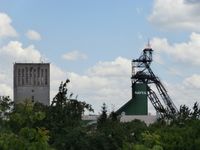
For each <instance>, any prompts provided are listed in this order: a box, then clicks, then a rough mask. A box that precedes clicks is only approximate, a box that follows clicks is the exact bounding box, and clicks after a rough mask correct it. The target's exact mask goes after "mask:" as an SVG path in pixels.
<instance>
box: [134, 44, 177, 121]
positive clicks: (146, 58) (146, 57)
mask: <svg viewBox="0 0 200 150" xmlns="http://www.w3.org/2000/svg"><path fill="white" fill-rule="evenodd" d="M152 53H153V50H152V48H151V47H148V48H145V49H144V50H143V53H142V54H141V56H140V57H139V58H138V59H133V60H132V77H131V80H132V91H133V90H134V85H135V84H138V83H144V84H146V85H147V96H148V99H149V100H150V101H151V103H152V105H153V107H154V108H155V110H156V112H157V113H158V114H159V115H160V117H164V116H167V115H175V114H176V113H177V112H178V110H177V108H176V106H175V105H174V103H173V101H172V100H171V98H170V96H169V95H168V93H167V90H166V89H165V87H164V86H163V84H162V83H161V81H160V79H159V78H158V77H157V76H155V74H154V73H153V71H152V70H151V67H150V65H151V62H152V61H153V59H152ZM151 84H154V85H155V86H156V88H157V90H158V92H157V93H158V94H159V95H160V97H161V98H162V100H163V102H164V105H163V104H162V103H161V102H160V100H159V98H158V96H157V94H156V92H155V91H154V90H153V89H151V87H150V85H151ZM132 93H133V92H132Z"/></svg>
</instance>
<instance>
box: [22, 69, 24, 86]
mask: <svg viewBox="0 0 200 150" xmlns="http://www.w3.org/2000/svg"><path fill="white" fill-rule="evenodd" d="M22 85H24V68H23V69H22Z"/></svg>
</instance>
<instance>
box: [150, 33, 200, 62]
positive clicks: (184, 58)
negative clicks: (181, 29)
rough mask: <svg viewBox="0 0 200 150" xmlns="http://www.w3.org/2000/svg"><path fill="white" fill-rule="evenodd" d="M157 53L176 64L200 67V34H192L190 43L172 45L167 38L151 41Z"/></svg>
mask: <svg viewBox="0 0 200 150" xmlns="http://www.w3.org/2000/svg"><path fill="white" fill-rule="evenodd" d="M151 44H152V46H153V48H154V49H155V50H156V51H157V53H164V54H165V55H166V54H167V55H169V56H170V57H172V58H174V61H176V62H179V63H180V62H185V63H190V65H200V59H199V58H200V50H199V49H200V34H198V33H192V34H191V35H190V39H189V41H188V42H182V43H173V44H170V43H169V42H168V40H167V39H165V38H162V39H161V38H153V39H152V41H151Z"/></svg>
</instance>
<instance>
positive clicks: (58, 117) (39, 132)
mask: <svg viewBox="0 0 200 150" xmlns="http://www.w3.org/2000/svg"><path fill="white" fill-rule="evenodd" d="M68 83H69V80H66V82H64V83H63V82H62V83H61V84H60V87H59V90H58V93H57V94H56V96H55V97H54V99H53V101H52V104H51V105H50V106H44V105H43V104H41V103H38V102H36V103H34V102H32V101H29V100H25V101H24V102H23V103H19V104H14V103H13V102H12V101H11V99H10V98H9V97H0V149H2V150H53V149H55V150H68V149H69V150H88V149H90V150H191V149H192V150H199V147H200V134H199V133H200V120H199V117H200V108H199V105H198V103H197V102H196V103H195V104H194V106H193V107H192V109H189V107H187V106H186V105H181V106H180V110H179V112H178V113H177V115H176V116H175V115H173V117H172V114H168V115H169V116H168V117H166V118H167V119H166V118H164V119H163V118H161V119H159V120H158V121H157V122H155V123H153V124H151V125H149V126H147V125H146V124H145V123H144V122H142V121H140V120H133V121H131V122H120V117H119V116H117V114H116V113H115V112H111V113H108V111H107V106H106V104H105V103H104V104H103V106H102V111H101V114H100V116H99V118H98V120H97V122H96V124H94V123H93V124H90V123H88V122H85V121H83V120H82V115H83V114H84V111H85V110H89V111H93V109H92V107H91V105H89V104H87V103H85V102H82V101H78V100H77V98H73V94H72V93H70V94H69V92H68V89H67V85H68Z"/></svg>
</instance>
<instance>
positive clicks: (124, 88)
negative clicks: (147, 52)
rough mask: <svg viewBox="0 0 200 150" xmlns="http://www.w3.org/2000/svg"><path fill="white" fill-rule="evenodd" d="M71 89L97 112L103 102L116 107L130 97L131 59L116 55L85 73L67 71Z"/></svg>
mask: <svg viewBox="0 0 200 150" xmlns="http://www.w3.org/2000/svg"><path fill="white" fill-rule="evenodd" d="M67 75H68V77H69V79H70V80H71V83H70V84H71V90H72V91H73V92H74V93H75V94H79V98H81V99H83V100H85V101H86V102H88V103H90V104H92V106H93V107H94V109H95V110H96V112H99V111H100V109H101V106H102V104H103V102H105V103H106V104H107V105H108V106H109V107H110V108H111V106H112V107H113V105H114V107H115V108H116V109H118V108H119V107H120V106H122V105H123V104H124V103H126V102H127V101H128V100H129V99H130V98H131V81H130V75H131V60H129V59H126V58H122V57H118V58H116V59H115V60H113V61H106V62H99V63H97V64H96V65H94V66H93V67H91V68H89V69H88V71H87V73H86V74H85V75H80V74H77V73H72V72H71V73H70V72H68V73H67Z"/></svg>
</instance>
